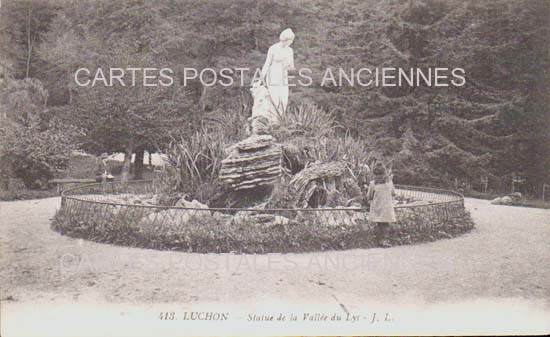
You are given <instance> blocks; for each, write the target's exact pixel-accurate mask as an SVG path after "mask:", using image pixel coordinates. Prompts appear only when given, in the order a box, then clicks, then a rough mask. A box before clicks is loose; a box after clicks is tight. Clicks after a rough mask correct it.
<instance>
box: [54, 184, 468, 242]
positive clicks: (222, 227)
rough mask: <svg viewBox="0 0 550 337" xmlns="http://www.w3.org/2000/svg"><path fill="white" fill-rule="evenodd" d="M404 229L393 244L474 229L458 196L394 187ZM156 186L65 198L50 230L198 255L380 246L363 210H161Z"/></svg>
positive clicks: (108, 187)
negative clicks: (376, 244) (197, 253)
mask: <svg viewBox="0 0 550 337" xmlns="http://www.w3.org/2000/svg"><path fill="white" fill-rule="evenodd" d="M396 189H397V194H398V197H397V198H396V199H397V200H398V201H397V202H398V204H396V205H395V211H396V215H397V219H398V222H397V223H394V224H393V225H392V232H391V234H390V236H391V239H390V242H391V243H392V244H393V245H404V244H412V243H420V242H428V241H434V240H438V239H444V238H445V239H448V238H452V237H455V236H458V235H460V234H463V233H466V232H468V231H469V230H471V229H472V228H473V226H474V225H473V222H472V220H471V218H470V215H469V214H468V212H467V211H466V210H465V208H464V197H463V196H462V195H461V194H459V193H456V192H453V191H447V190H440V189H429V188H422V187H412V186H399V185H397V186H396ZM159 198H160V196H159V194H158V190H157V187H156V185H155V183H154V182H153V181H133V182H127V183H122V182H113V183H107V184H91V185H86V186H82V187H78V188H74V189H71V190H67V191H64V192H63V193H62V197H61V208H60V210H59V211H58V213H57V214H56V216H55V218H54V221H53V223H52V227H53V229H55V230H56V231H58V232H60V233H61V234H64V235H68V236H71V237H76V238H83V239H87V240H92V241H97V242H104V243H112V244H117V245H126V246H133V247H142V248H152V249H161V250H179V251H186V252H200V253H229V252H234V253H272V252H280V253H289V252H309V251H325V250H341V249H352V248H369V247H374V246H375V240H374V237H375V228H374V226H373V225H372V224H370V223H369V221H368V210H366V209H363V208H354V207H345V208H315V209H314V208H307V209H276V208H271V209H264V208H247V209H235V208H208V206H206V205H204V204H201V203H199V202H197V201H192V202H189V201H185V200H182V202H181V203H178V204H177V205H178V206H160V205H159V204H158V199H159Z"/></svg>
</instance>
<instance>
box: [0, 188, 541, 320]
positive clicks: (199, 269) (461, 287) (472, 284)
mask: <svg viewBox="0 0 550 337" xmlns="http://www.w3.org/2000/svg"><path fill="white" fill-rule="evenodd" d="M59 203H60V199H59V198H50V199H43V200H32V201H16V202H1V203H0V222H1V229H0V245H1V263H0V269H1V275H0V284H1V297H0V299H1V300H2V306H3V309H5V308H6V306H10V305H21V304H25V303H27V304H30V303H34V302H40V301H42V302H44V301H51V302H53V303H55V302H60V301H65V302H66V301H70V302H71V303H79V302H81V301H87V299H88V298H95V299H97V300H99V301H103V302H108V303H111V304H113V305H115V304H120V303H134V304H136V305H140V304H146V303H174V302H178V303H187V304H193V303H196V304H200V303H219V304H227V303H237V302H239V303H241V302H242V303H245V302H248V303H252V302H256V303H258V302H261V301H262V300H265V301H267V300H277V301H283V302H284V301H286V302H298V301H299V302H298V303H301V302H307V301H311V302H326V303H329V302H330V303H333V304H334V305H335V306H338V305H339V306H340V307H342V308H345V310H348V309H350V308H351V309H353V308H355V307H359V306H360V305H361V303H364V301H365V299H370V300H372V301H380V302H382V301H384V302H386V303H404V301H406V300H407V301H408V299H412V300H414V301H415V303H420V302H422V303H428V304H429V303H447V302H454V301H467V300H472V301H476V300H479V299H480V298H481V299H483V298H487V299H521V300H524V301H533V302H536V303H539V304H540V305H542V307H543V308H545V309H544V310H548V308H550V282H548V280H549V279H550V267H549V266H550V249H549V248H550V245H549V243H550V210H542V209H533V208H520V207H510V206H494V205H490V204H489V203H488V202H487V201H482V200H475V199H468V200H467V201H466V206H467V208H468V209H469V210H470V211H471V212H472V215H473V217H474V220H475V222H476V226H477V227H476V229H474V230H473V231H472V232H471V233H468V234H466V235H463V236H461V237H458V238H454V239H450V240H440V241H437V242H433V243H427V244H420V245H413V246H401V247H394V248H390V249H366V250H363V249H357V250H350V251H341V252H326V253H307V254H268V255H255V256H254V255H232V254H218V255H216V254H190V253H182V252H168V251H154V250H147V249H137V248H126V247H118V246H113V245H107V244H99V243H94V242H88V241H84V240H78V239H72V238H68V237H64V236H61V235H59V234H58V233H56V232H54V231H52V230H51V229H50V219H51V217H52V216H53V215H54V213H55V210H56V209H57V208H58V207H59Z"/></svg>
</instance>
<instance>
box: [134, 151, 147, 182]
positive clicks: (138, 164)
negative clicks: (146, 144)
mask: <svg viewBox="0 0 550 337" xmlns="http://www.w3.org/2000/svg"><path fill="white" fill-rule="evenodd" d="M144 156H145V149H144V148H142V147H140V148H137V149H136V159H135V160H134V179H136V180H140V179H143V157H144Z"/></svg>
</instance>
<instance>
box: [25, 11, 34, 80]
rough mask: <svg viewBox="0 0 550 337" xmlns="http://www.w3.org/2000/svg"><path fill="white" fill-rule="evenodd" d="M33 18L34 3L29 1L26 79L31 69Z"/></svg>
mask: <svg viewBox="0 0 550 337" xmlns="http://www.w3.org/2000/svg"><path fill="white" fill-rule="evenodd" d="M31 17H32V2H31V1H29V12H28V14H27V27H26V29H27V69H26V70H25V78H27V77H29V72H30V68H31V55H32V45H33V43H32V41H31Z"/></svg>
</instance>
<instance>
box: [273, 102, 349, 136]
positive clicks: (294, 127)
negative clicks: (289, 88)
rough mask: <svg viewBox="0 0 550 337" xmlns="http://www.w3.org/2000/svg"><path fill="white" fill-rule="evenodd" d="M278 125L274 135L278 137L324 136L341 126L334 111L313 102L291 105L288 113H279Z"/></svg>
mask: <svg viewBox="0 0 550 337" xmlns="http://www.w3.org/2000/svg"><path fill="white" fill-rule="evenodd" d="M277 122H278V125H277V126H276V127H275V129H274V130H273V131H274V134H273V135H274V136H275V137H276V138H277V139H288V138H289V137H296V136H303V137H324V136H328V135H331V134H333V133H334V132H335V130H336V129H337V128H339V127H340V126H339V125H338V123H337V122H336V118H335V117H334V116H333V115H332V113H330V112H327V111H325V110H323V109H321V108H319V107H317V106H316V105H313V104H300V105H298V106H290V107H289V108H288V109H287V112H286V113H281V114H278V115H277Z"/></svg>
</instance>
